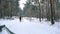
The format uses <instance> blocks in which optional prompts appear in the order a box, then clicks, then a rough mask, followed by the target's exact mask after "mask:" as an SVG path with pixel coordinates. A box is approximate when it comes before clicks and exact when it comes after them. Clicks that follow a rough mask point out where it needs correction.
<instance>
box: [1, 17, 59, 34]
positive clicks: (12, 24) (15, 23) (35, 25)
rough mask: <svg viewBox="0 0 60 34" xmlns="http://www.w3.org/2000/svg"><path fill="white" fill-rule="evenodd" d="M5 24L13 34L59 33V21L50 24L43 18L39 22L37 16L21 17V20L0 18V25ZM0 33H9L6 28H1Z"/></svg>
mask: <svg viewBox="0 0 60 34" xmlns="http://www.w3.org/2000/svg"><path fill="white" fill-rule="evenodd" d="M4 24H5V25H6V27H7V28H9V29H10V30H11V31H12V32H13V33H15V34H60V22H55V24H54V25H51V24H50V22H49V21H45V19H43V20H42V21H41V22H39V19H38V18H29V17H23V18H22V21H21V22H20V21H19V18H15V19H14V20H4V19H0V25H4ZM0 34H9V33H8V32H7V31H6V29H3V31H2V32H0Z"/></svg>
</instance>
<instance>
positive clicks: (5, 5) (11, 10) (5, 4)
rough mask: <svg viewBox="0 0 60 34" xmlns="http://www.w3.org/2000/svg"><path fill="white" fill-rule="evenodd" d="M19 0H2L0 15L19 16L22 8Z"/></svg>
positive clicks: (0, 1) (0, 2)
mask: <svg viewBox="0 0 60 34" xmlns="http://www.w3.org/2000/svg"><path fill="white" fill-rule="evenodd" d="M18 1H19V0H0V17H4V16H10V17H11V16H17V15H18V13H19V11H21V9H20V8H19V2H18Z"/></svg>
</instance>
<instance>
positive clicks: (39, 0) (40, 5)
mask: <svg viewBox="0 0 60 34" xmlns="http://www.w3.org/2000/svg"><path fill="white" fill-rule="evenodd" d="M40 3H41V1H40V0H39V2H38V4H39V11H40V14H39V16H40V17H39V20H40V21H41V5H40Z"/></svg>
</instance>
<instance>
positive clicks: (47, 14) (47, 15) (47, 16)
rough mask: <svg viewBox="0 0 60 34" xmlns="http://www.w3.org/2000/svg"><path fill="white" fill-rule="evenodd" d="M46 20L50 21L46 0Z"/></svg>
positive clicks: (47, 0) (47, 1)
mask: <svg viewBox="0 0 60 34" xmlns="http://www.w3.org/2000/svg"><path fill="white" fill-rule="evenodd" d="M46 12H47V13H46V18H47V20H49V21H50V11H49V0H46Z"/></svg>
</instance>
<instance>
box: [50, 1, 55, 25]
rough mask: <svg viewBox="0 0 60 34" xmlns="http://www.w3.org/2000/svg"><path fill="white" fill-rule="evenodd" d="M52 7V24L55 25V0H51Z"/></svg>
mask: <svg viewBox="0 0 60 34" xmlns="http://www.w3.org/2000/svg"><path fill="white" fill-rule="evenodd" d="M50 6H51V24H54V0H50Z"/></svg>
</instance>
